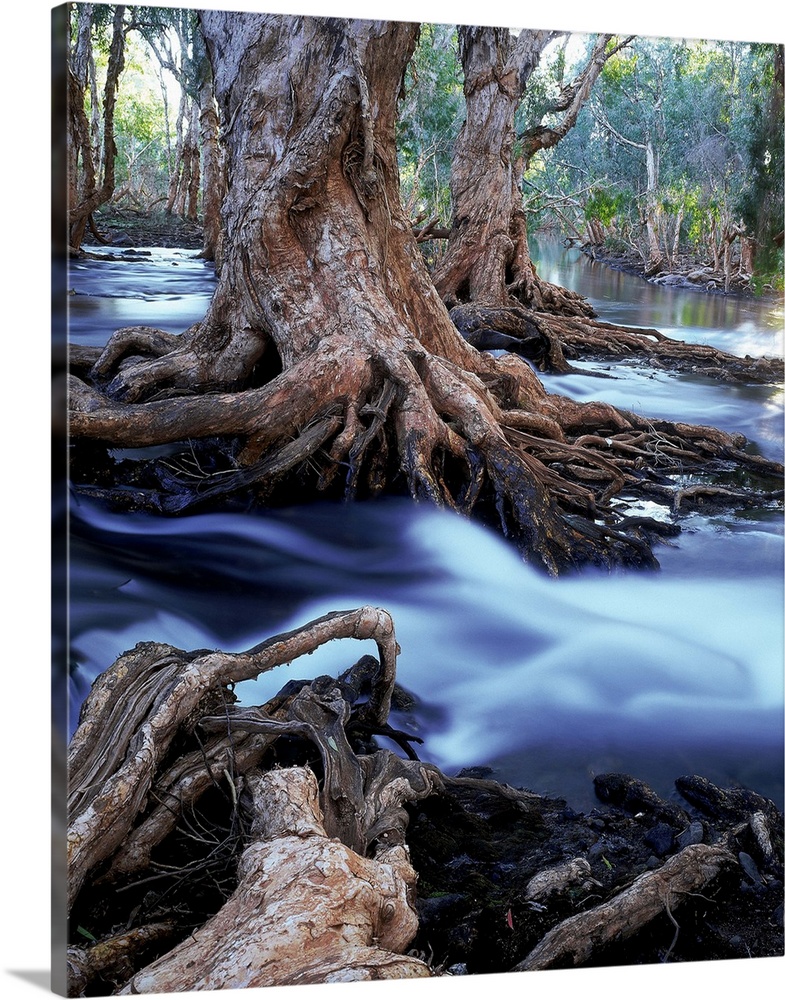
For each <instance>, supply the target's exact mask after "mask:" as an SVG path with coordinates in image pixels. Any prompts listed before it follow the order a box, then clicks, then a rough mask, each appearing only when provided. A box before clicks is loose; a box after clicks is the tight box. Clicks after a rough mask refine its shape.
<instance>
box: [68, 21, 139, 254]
mask: <svg viewBox="0 0 785 1000" xmlns="http://www.w3.org/2000/svg"><path fill="white" fill-rule="evenodd" d="M124 18H125V7H124V6H123V5H121V4H118V5H117V7H116V8H115V13H114V21H113V25H112V41H111V43H110V47H109V61H108V64H107V69H106V85H105V87H104V144H103V165H102V167H103V169H102V176H101V185H100V187H99V186H98V183H97V175H98V170H97V166H96V164H95V162H94V160H93V156H92V151H91V150H90V148H89V144H88V143H86V142H85V134H84V133H85V129H86V128H87V118H86V116H85V113H84V95H85V91H84V85H83V84H82V82H81V81H79V80H78V79H77V78H76V77H75V76H74V75H73V73H70V74H69V121H70V122H71V128H70V129H69V140H70V142H69V145H70V148H71V150H72V152H71V157H70V158H71V161H72V162H71V163H70V164H69V165H70V167H71V169H72V170H74V171H75V169H76V163H75V157H76V156H77V154H78V153H81V159H82V171H83V181H82V184H81V188H80V190H79V197H78V200H77V201H74V202H73V203H72V204H71V205H69V211H68V220H69V227H70V233H69V244H70V246H71V247H72V248H74V249H79V247H81V245H82V240H83V239H84V234H85V229H86V228H87V224H88V221H89V219H90V216H91V215H92V214H93V212H94V211H95V210H96V209H97V208H100V207H101V205H104V204H106V202H108V201H109V200H110V199H111V197H112V195H113V194H114V188H115V158H116V156H117V146H116V144H115V137H114V111H115V104H116V102H117V85H118V81H119V79H120V74H121V73H122V71H123V67H124V66H125V27H124ZM69 194H70V195H71V196H72V197H73V196H76V194H77V191H76V189H74V188H72V187H71V186H69Z"/></svg>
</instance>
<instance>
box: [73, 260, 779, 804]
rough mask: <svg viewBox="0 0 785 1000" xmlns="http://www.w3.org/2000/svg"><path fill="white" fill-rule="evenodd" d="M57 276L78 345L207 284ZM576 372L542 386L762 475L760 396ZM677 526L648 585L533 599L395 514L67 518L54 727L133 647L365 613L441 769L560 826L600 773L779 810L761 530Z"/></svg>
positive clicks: (648, 377) (591, 274)
mask: <svg viewBox="0 0 785 1000" xmlns="http://www.w3.org/2000/svg"><path fill="white" fill-rule="evenodd" d="M539 254H540V257H539V271H540V274H541V275H543V276H544V277H546V278H549V279H550V280H555V281H559V282H560V283H563V284H567V285H569V286H571V287H574V288H576V289H577V290H578V291H580V292H582V293H583V294H585V295H587V296H588V297H589V298H590V299H591V300H592V302H593V303H594V304H595V307H596V308H597V309H598V311H599V313H600V315H601V317H602V318H604V319H608V320H614V321H621V322H625V323H635V324H638V325H643V326H650V325H656V326H657V327H658V328H660V329H662V330H663V331H664V332H668V333H669V334H671V335H673V336H679V337H681V338H683V339H688V340H691V341H701V342H703V341H705V342H708V343H713V344H716V345H718V346H722V347H723V348H725V349H727V350H732V351H734V353H744V354H747V353H748V354H777V355H780V356H781V354H782V309H781V308H780V309H779V310H778V309H776V308H772V307H770V306H762V305H761V304H759V303H754V302H739V301H737V300H732V299H726V298H724V297H722V296H708V295H704V294H701V293H698V292H691V291H686V292H680V291H674V290H672V289H665V288H657V287H653V286H650V285H647V284H646V283H645V282H643V281H642V280H639V279H635V278H630V277H629V276H627V275H622V274H620V273H618V272H615V271H612V270H610V269H608V268H606V267H601V266H600V265H596V264H592V263H591V262H589V261H587V260H586V259H585V258H583V257H582V256H581V255H580V254H578V253H577V252H576V251H567V252H564V251H561V249H560V248H558V247H555V248H554V247H552V246H545V247H543V248H540V251H539ZM69 281H70V287H71V290H72V294H71V296H70V297H69V306H70V332H71V338H72V340H73V341H74V342H76V343H81V344H103V343H104V341H105V339H106V336H107V335H108V333H109V332H110V331H111V330H112V329H114V328H115V327H117V326H125V325H129V324H131V323H137V322H143V323H145V324H147V325H157V326H161V327H162V328H164V329H167V330H171V331H173V332H179V331H182V330H183V329H185V328H186V327H187V326H189V325H190V324H191V323H192V322H194V321H195V320H197V319H199V318H200V317H201V316H202V315H203V314H204V311H205V308H206V304H207V302H208V301H209V297H210V294H211V292H212V288H213V283H214V279H213V275H212V272H211V270H210V268H209V265H206V264H204V263H203V262H201V261H199V260H198V259H196V257H195V255H194V254H190V253H187V252H185V251H158V250H153V251H152V252H151V253H150V255H149V256H148V257H146V258H144V259H142V260H139V259H134V260H130V261H124V262H121V263H118V262H112V261H82V262H78V263H75V264H74V265H73V266H72V270H71V274H70V279H69ZM582 367H583V368H584V369H586V373H585V374H580V375H571V376H558V377H549V378H548V379H547V380H546V384H547V387H548V388H549V389H550V390H552V391H555V392H559V393H563V394H566V395H571V396H573V397H575V398H577V399H588V398H603V399H606V400H608V401H610V402H613V403H617V404H619V405H621V406H624V407H627V408H629V409H638V410H640V411H641V412H646V413H649V414H651V415H652V416H662V417H673V418H678V419H685V420H689V421H692V422H699V423H712V424H715V425H717V426H720V427H724V428H727V429H734V430H741V431H742V432H743V433H745V434H746V435H747V436H748V437H749V438H750V439H751V440H752V441H754V442H755V443H756V445H757V447H758V448H759V449H760V451H761V452H762V453H764V454H766V455H767V456H769V457H771V458H778V459H781V456H782V447H783V420H782V417H783V406H782V387H781V386H780V387H771V386H769V387H743V386H727V385H722V384H719V383H714V382H711V381H709V380H706V379H696V378H688V377H686V376H678V377H676V376H670V375H665V374H661V373H656V374H652V373H651V372H648V371H646V370H644V369H639V368H634V367H623V368H619V369H616V370H611V369H610V366H604V368H603V372H602V373H603V374H604V375H606V376H607V375H610V374H612V375H613V376H614V377H613V378H608V377H598V376H597V375H595V374H591V371H590V369H591V367H592V366H590V365H583V366H582ZM647 509H648V512H649V513H650V514H653V515H654V516H657V515H658V513H661V512H660V511H658V510H657V508H656V507H652V506H649V507H648V508H647ZM682 528H683V531H682V534H681V535H680V536H679V537H678V538H676V539H675V540H674V541H673V543H672V544H669V545H663V546H661V547H659V548H658V550H657V555H658V558H659V560H660V563H661V567H662V568H661V570H660V571H659V572H656V573H643V574H638V573H613V574H602V573H599V572H585V573H582V574H580V575H578V576H575V577H572V578H569V579H563V580H556V581H554V580H550V579H545V578H543V577H542V576H541V575H540V574H538V573H537V572H536V571H534V570H532V569H530V568H529V567H527V566H526V565H525V564H524V563H522V561H521V560H520V558H519V556H518V555H517V553H516V552H515V551H513V550H511V549H510V548H509V546H507V545H506V543H505V542H504V541H503V539H501V538H500V537H498V536H497V535H495V534H493V533H491V532H489V531H487V530H485V529H483V528H482V527H480V526H478V525H476V524H473V523H471V522H468V521H466V520H465V519H462V518H460V517H458V516H456V515H451V514H448V513H444V512H440V511H437V510H434V509H431V508H428V507H425V506H416V505H414V504H412V503H410V502H408V501H405V500H399V499H385V500H380V501H374V502H369V503H361V504H353V505H348V506H347V505H338V504H336V505H332V504H319V505H313V506H302V507H294V508H290V509H286V510H276V511H269V512H257V513H253V514H246V515H238V514H201V515H195V516H188V517H182V518H178V519H164V518H155V517H151V516H143V515H133V516H129V515H127V514H113V513H111V512H108V511H107V510H105V509H103V508H101V507H100V506H98V505H97V504H94V503H91V502H85V501H83V500H78V499H73V500H72V506H71V512H70V540H71V544H70V560H71V562H70V598H71V610H70V640H71V663H72V673H71V682H70V690H71V717H70V723H67V724H70V727H71V728H73V726H74V725H75V721H76V709H77V708H78V705H79V703H80V702H81V700H82V699H83V697H84V695H85V693H86V691H87V688H88V686H89V683H90V682H91V680H92V679H93V678H94V677H95V675H96V674H97V673H98V672H99V671H100V670H102V669H103V668H105V667H106V666H108V664H109V663H111V662H112V660H113V659H114V658H115V657H116V656H117V655H118V654H119V653H121V652H122V651H123V650H125V649H128V648H130V647H131V646H133V645H134V644H135V643H136V642H138V641H142V640H157V641H164V642H171V643H173V644H174V645H175V646H178V647H181V648H184V649H192V648H200V647H209V648H222V649H227V650H239V649H243V648H246V647H248V646H250V645H252V644H254V643H256V642H258V641H260V640H261V639H264V638H266V637H268V636H269V635H271V634H273V633H275V632H278V631H282V630H286V629H290V628H294V627H296V626H297V625H300V624H303V623H305V622H306V621H308V620H309V619H311V618H314V617H316V616H318V615H321V614H324V613H326V612H327V611H330V610H336V609H345V608H352V607H356V606H358V605H360V604H379V605H382V606H384V607H386V608H387V609H388V610H389V611H390V612H391V613H392V615H393V617H394V619H395V622H396V629H397V635H398V640H399V643H400V645H401V648H402V653H401V656H400V660H399V680H400V681H401V683H402V684H403V685H404V686H405V687H406V688H408V689H409V690H410V691H411V692H412V693H414V694H415V695H416V696H417V698H418V707H417V709H416V711H415V714H414V718H406V719H396V720H395V721H396V722H397V723H398V724H400V725H401V726H402V727H404V728H409V729H410V730H411V729H414V730H415V731H416V732H417V733H418V735H420V736H421V737H423V739H424V741H425V742H424V745H423V747H422V749H421V755H422V756H423V757H424V758H425V759H429V760H432V761H434V762H435V763H437V764H438V765H440V766H441V767H442V768H444V769H445V770H449V771H454V770H456V769H458V768H460V767H464V766H469V765H476V764H486V765H488V766H490V767H492V768H493V769H494V772H495V776H496V777H498V778H500V779H502V780H505V781H509V782H511V783H512V784H515V785H524V786H527V787H530V788H534V789H536V790H539V791H547V792H551V793H554V794H559V795H564V796H566V797H567V798H568V799H569V800H570V802H571V804H573V805H575V806H576V807H579V808H586V807H590V806H591V804H592V802H593V799H592V786H591V775H592V774H593V773H596V772H598V771H603V770H625V771H629V772H631V773H634V774H635V775H636V776H638V777H641V778H643V779H645V780H647V781H649V782H650V783H651V784H652V785H653V786H654V787H655V788H656V789H657V790H658V791H660V792H661V793H662V794H666V795H667V794H671V792H672V787H673V785H672V783H673V779H674V778H675V777H677V776H678V775H680V774H685V773H696V772H698V773H702V774H704V775H706V776H707V777H709V778H711V779H712V780H715V781H718V782H720V783H724V784H730V783H734V782H741V783H745V784H749V785H752V786H753V787H755V788H757V789H758V790H759V791H761V792H763V793H764V794H766V795H769V796H771V797H773V798H775V799H776V800H777V801H778V802H779V803H782V799H783V763H782V752H783V531H782V519H781V516H780V515H779V514H777V513H772V512H766V511H759V512H757V513H756V514H754V515H752V514H750V515H747V516H744V517H741V516H738V517H734V516H731V515H728V516H719V517H709V518H707V517H699V516H697V515H690V516H687V517H685V518H684V519H683V520H682ZM366 651H367V652H372V651H373V648H372V644H366V643H356V642H355V643H348V642H343V643H330V644H328V645H327V646H325V647H323V648H322V649H321V650H319V651H318V652H317V653H315V654H313V655H312V656H310V657H307V658H306V659H305V661H304V662H301V661H296V662H295V663H294V664H293V665H292V666H291V667H282V668H279V669H278V670H276V671H274V672H273V673H272V674H269V675H265V676H264V677H263V678H262V679H260V680H259V681H256V682H248V683H246V684H243V685H240V686H239V687H238V694H239V695H240V697H241V699H242V700H243V701H244V702H246V703H248V704H258V703H260V702H261V701H263V700H264V699H266V698H267V697H268V696H269V695H271V694H273V693H275V691H277V690H278V688H279V687H280V686H281V685H282V684H283V683H284V681H285V680H286V679H288V678H290V677H313V676H316V675H317V674H319V673H335V672H337V671H340V670H342V669H344V668H345V667H347V666H349V665H350V664H351V663H353V662H354V661H355V659H356V658H357V657H358V656H359V655H361V653H363V652H366Z"/></svg>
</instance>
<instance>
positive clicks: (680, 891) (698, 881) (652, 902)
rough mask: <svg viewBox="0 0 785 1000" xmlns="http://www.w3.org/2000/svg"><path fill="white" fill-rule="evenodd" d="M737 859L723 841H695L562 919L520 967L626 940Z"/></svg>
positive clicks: (542, 965)
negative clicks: (625, 886)
mask: <svg viewBox="0 0 785 1000" xmlns="http://www.w3.org/2000/svg"><path fill="white" fill-rule="evenodd" d="M734 864H736V859H735V858H734V856H733V855H732V854H731V853H730V851H729V850H728V849H727V847H725V846H723V845H722V844H712V845H709V844H692V845H690V846H689V847H685V848H684V849H683V850H682V851H680V852H679V853H678V854H676V855H674V857H672V858H670V859H669V860H668V861H666V862H665V864H664V865H662V867H661V868H658V869H656V870H655V871H652V872H647V873H646V874H644V875H641V876H639V877H638V878H637V879H636V880H635V881H634V882H633V884H632V885H631V886H630V887H629V888H628V889H625V890H624V891H623V892H621V893H619V895H618V896H615V897H614V898H613V899H611V900H609V901H608V902H606V903H603V904H601V905H600V906H595V907H594V908H593V909H591V910H587V911H586V912H585V913H578V914H576V915H575V916H572V917H568V918H567V920H564V921H562V923H560V924H557V926H556V927H554V928H553V929H552V930H551V931H549V932H548V933H547V934H546V935H545V937H544V938H543V939H542V940H541V941H540V943H539V944H538V945H537V946H536V947H535V948H534V949H533V950H532V951H531V952H530V953H529V954H528V955H527V956H526V958H525V959H524V960H523V961H522V962H519V963H518V964H517V965H516V966H515V967H514V969H513V971H514V972H524V971H529V970H536V969H551V968H566V967H569V966H576V965H582V964H583V963H585V962H587V961H588V960H589V959H590V958H592V957H594V956H595V955H596V954H597V953H598V952H600V950H601V949H602V948H603V947H604V946H605V945H609V944H612V943H614V942H618V941H623V940H625V939H627V938H629V937H632V935H634V934H636V933H637V932H638V931H640V930H641V928H642V927H644V926H645V925H646V924H647V923H649V921H651V920H653V919H654V918H655V917H657V916H659V915H660V914H662V913H667V914H668V916H671V914H672V913H673V911H674V910H675V909H676V908H677V907H678V906H679V904H680V903H681V902H682V901H683V900H684V899H685V898H686V897H687V896H688V895H689V894H690V893H696V892H700V891H701V889H703V888H704V886H706V885H707V884H708V883H709V882H711V880H712V879H714V878H715V877H716V876H717V875H718V874H719V873H720V871H721V870H722V869H723V868H726V867H728V866H730V865H734Z"/></svg>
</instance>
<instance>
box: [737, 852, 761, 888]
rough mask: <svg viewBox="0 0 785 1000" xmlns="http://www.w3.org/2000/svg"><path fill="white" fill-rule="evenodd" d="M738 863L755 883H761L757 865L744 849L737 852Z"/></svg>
mask: <svg viewBox="0 0 785 1000" xmlns="http://www.w3.org/2000/svg"><path fill="white" fill-rule="evenodd" d="M739 864H740V865H741V867H742V869H743V870H744V874H745V875H746V876H747V877H748V878H749V879H750V880H751V881H752V882H753V883H754V884H755V885H763V879H762V878H761V874H760V872H759V871H758V866H757V865H756V864H755V862H754V861H753V860H752V858H751V857H750V856H749V854H747V853H746V852H745V851H740V852H739Z"/></svg>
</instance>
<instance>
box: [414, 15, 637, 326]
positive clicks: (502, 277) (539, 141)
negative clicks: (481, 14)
mask: <svg viewBox="0 0 785 1000" xmlns="http://www.w3.org/2000/svg"><path fill="white" fill-rule="evenodd" d="M552 37H553V36H552V34H551V33H550V32H546V31H521V32H520V33H519V34H518V35H517V37H516V36H514V35H513V34H512V33H511V32H510V31H509V30H508V29H506V28H478V27H460V28H459V29H458V38H459V47H460V56H461V63H462V65H463V73H464V94H465V97H466V120H465V122H464V124H463V127H462V129H461V132H460V134H459V136H458V139H457V141H456V145H455V153H454V156H453V164H452V174H451V181H450V184H451V192H452V200H453V206H454V211H453V221H452V230H451V233H450V239H449V244H448V249H447V253H446V254H445V256H444V258H443V259H442V260H441V261H440V263H439V265H438V267H437V270H436V273H435V275H434V283H435V284H436V287H437V289H438V290H439V293H440V295H441V296H442V298H443V299H444V301H445V302H446V303H447V305H448V306H449V307H450V308H452V307H453V306H455V305H457V304H461V303H467V302H472V303H476V304H477V305H480V306H494V307H498V306H503V305H507V304H511V302H514V303H515V304H516V305H524V306H527V307H530V308H532V309H536V310H542V311H546V312H555V313H558V314H560V315H581V316H592V315H593V310H592V309H591V307H590V306H589V305H588V303H587V302H586V301H585V300H584V299H583V298H582V297H580V296H578V295H574V294H572V293H569V292H567V291H566V290H565V289H562V288H558V287H556V286H553V285H550V284H549V283H547V282H544V281H542V280H541V279H540V278H539V277H538V275H537V272H536V268H535V266H534V263H533V262H532V259H531V255H530V253H529V245H528V240H527V236H526V215H525V212H524V209H523V202H522V196H521V184H522V178H523V176H524V174H525V173H526V170H527V169H528V167H529V164H530V163H531V160H532V158H533V157H534V156H535V155H536V153H537V152H539V151H540V150H542V149H549V148H551V147H553V146H555V145H556V144H557V143H558V142H559V141H560V140H561V139H562V138H563V137H564V136H565V135H566V134H567V133H568V132H569V131H570V129H572V128H573V127H574V125H575V123H576V121H577V118H578V114H579V112H580V110H581V108H582V107H583V105H584V104H585V102H586V99H587V98H588V96H589V93H590V91H591V88H592V86H593V84H594V82H595V81H596V79H597V77H598V76H599V74H600V72H601V70H602V67H603V66H604V65H605V63H606V62H607V60H608V59H609V58H610V57H611V55H613V54H614V53H615V52H617V51H618V50H619V48H621V46H622V45H624V44H626V41H629V39H627V40H626V41H625V42H622V43H620V44H618V45H616V46H614V47H612V48H609V43H610V40H611V36H610V35H600V36H599V37H598V39H597V41H596V43H595V45H594V47H593V50H592V53H591V56H590V58H589V61H588V63H587V65H586V66H585V67H584V69H583V70H582V71H581V72H580V73H579V74H578V76H577V77H576V78H575V80H573V81H572V82H571V83H570V84H568V85H566V86H564V87H563V88H562V90H561V93H560V95H559V98H558V100H556V101H555V102H554V104H553V105H552V106H551V107H550V108H549V109H548V111H549V112H550V113H551V115H558V116H559V117H558V118H557V119H556V121H555V123H552V124H550V125H549V126H547V127H546V126H543V125H541V124H536V125H532V126H531V127H529V128H527V129H526V130H525V131H524V132H523V133H522V135H520V136H517V135H516V131H515V114H516V111H517V110H518V107H519V106H520V103H521V100H522V99H523V96H524V94H525V92H526V87H527V84H528V81H529V77H530V76H531V74H532V72H533V70H534V69H535V68H536V66H537V64H538V62H539V59H540V56H541V54H542V51H543V49H544V48H545V46H546V45H547V43H548V42H549V41H550V40H551V38H552Z"/></svg>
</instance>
